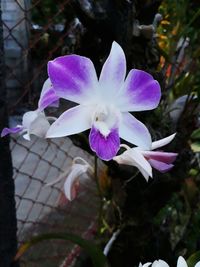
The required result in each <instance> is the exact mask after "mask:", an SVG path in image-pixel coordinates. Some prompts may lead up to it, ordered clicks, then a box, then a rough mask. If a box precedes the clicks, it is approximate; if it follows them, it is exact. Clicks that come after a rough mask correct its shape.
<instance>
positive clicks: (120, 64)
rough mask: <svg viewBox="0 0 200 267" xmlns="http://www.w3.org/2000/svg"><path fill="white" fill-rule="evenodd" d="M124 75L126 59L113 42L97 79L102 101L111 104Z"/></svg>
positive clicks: (119, 47) (117, 45)
mask: <svg viewBox="0 0 200 267" xmlns="http://www.w3.org/2000/svg"><path fill="white" fill-rule="evenodd" d="M125 75H126V58H125V54H124V51H123V49H122V48H121V46H120V45H119V44H118V43H116V42H113V44H112V48H111V51H110V54H109V56H108V58H107V60H106V62H105V63H104V65H103V68H102V71H101V74H100V78H99V84H100V88H99V89H100V93H101V95H102V97H103V99H104V101H107V102H113V100H114V99H113V98H114V97H115V96H116V95H117V93H118V92H119V90H120V88H121V86H122V85H123V83H124V79H125Z"/></svg>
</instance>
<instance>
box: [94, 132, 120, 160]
mask: <svg viewBox="0 0 200 267" xmlns="http://www.w3.org/2000/svg"><path fill="white" fill-rule="evenodd" d="M89 142H90V147H91V149H92V150H93V151H95V152H96V154H97V156H98V157H99V158H101V159H102V160H106V161H108V160H111V159H112V158H113V157H114V156H115V155H116V154H117V152H118V150H119V147H120V138H119V134H118V129H112V130H111V132H110V133H109V135H108V136H107V137H104V136H103V135H102V134H101V133H100V132H99V130H97V129H96V128H95V127H92V129H91V131H90V135H89Z"/></svg>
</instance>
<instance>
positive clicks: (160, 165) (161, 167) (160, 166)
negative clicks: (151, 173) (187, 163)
mask: <svg viewBox="0 0 200 267" xmlns="http://www.w3.org/2000/svg"><path fill="white" fill-rule="evenodd" d="M148 162H149V163H150V164H151V166H152V167H153V168H154V169H156V170H158V171H159V172H162V173H165V172H168V171H169V170H171V169H172V168H173V167H174V165H173V164H167V163H164V162H161V161H158V160H154V159H149V160H148Z"/></svg>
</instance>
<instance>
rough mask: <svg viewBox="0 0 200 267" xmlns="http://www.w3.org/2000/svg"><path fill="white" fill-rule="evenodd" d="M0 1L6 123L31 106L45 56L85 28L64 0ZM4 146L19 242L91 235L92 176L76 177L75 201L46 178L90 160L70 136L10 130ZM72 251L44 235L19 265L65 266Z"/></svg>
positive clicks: (69, 46) (60, 50)
mask: <svg viewBox="0 0 200 267" xmlns="http://www.w3.org/2000/svg"><path fill="white" fill-rule="evenodd" d="M1 5H2V6H1V7H2V20H3V35H4V52H5V64H6V77H5V81H6V90H7V96H8V110H9V115H10V117H9V124H10V126H13V125H16V124H20V123H18V122H19V121H20V120H21V118H22V115H23V113H24V112H25V111H27V110H34V109H36V108H37V101H38V98H39V94H40V91H41V87H42V84H43V83H44V81H45V79H46V78H47V70H46V66H47V62H48V61H49V60H50V59H52V58H54V57H56V56H58V55H61V54H66V53H72V52H73V50H74V47H75V46H77V45H78V40H79V38H78V36H80V35H81V34H82V31H83V30H84V29H83V28H82V27H81V25H80V23H79V21H78V20H77V18H74V19H72V20H69V21H68V16H67V14H68V13H67V12H68V9H69V8H70V1H69V0H62V1H61V0H60V1H56V3H55V1H51V0H45V1H44V0H33V1H30V0H2V3H1ZM75 40H76V41H75ZM10 148H11V152H12V161H13V168H14V180H15V199H16V209H17V222H18V233H17V235H18V240H19V244H21V243H22V242H24V241H26V240H27V239H28V238H30V237H31V236H34V235H36V234H38V233H46V232H52V231H54V232H56V231H67V232H73V233H77V234H79V235H85V236H86V237H91V236H92V234H93V230H94V228H95V219H96V215H97V211H98V204H99V199H98V196H97V193H96V187H95V184H94V183H93V182H91V180H88V182H87V183H84V184H81V187H80V192H79V195H78V197H77V198H76V199H75V200H74V201H73V202H69V201H67V200H66V198H65V196H64V194H63V183H64V180H62V181H60V182H59V183H57V184H55V185H52V186H49V187H47V186H45V184H46V183H49V182H52V181H53V180H55V179H56V178H57V177H58V176H59V175H60V174H61V173H62V172H64V171H66V169H68V168H70V166H71V163H72V160H73V158H74V157H75V156H77V155H78V156H82V157H83V158H85V159H86V160H87V161H88V162H89V163H90V164H91V165H92V164H93V159H92V157H91V156H90V155H89V154H87V153H86V152H84V151H82V150H81V149H80V148H78V147H75V146H74V145H73V144H72V142H71V141H70V140H69V139H68V138H62V139H54V140H51V141H48V140H41V139H38V138H33V139H32V140H31V142H28V141H25V140H23V138H22V137H16V136H12V137H11V142H10ZM91 199H92V200H93V201H91ZM78 253H79V249H78V248H77V247H73V245H69V244H66V243H65V242H60V241H53V242H48V243H46V244H45V245H41V246H40V245H39V247H37V248H33V249H32V250H30V252H29V253H27V254H26V255H25V256H24V258H23V259H22V262H21V266H29V267H31V266H48V267H51V266H52V267H53V266H59V265H60V264H62V266H69V265H70V264H71V263H72V261H73V258H74V257H75V256H77V254H78ZM67 255H68V256H67Z"/></svg>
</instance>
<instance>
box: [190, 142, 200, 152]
mask: <svg viewBox="0 0 200 267" xmlns="http://www.w3.org/2000/svg"><path fill="white" fill-rule="evenodd" d="M190 146H191V149H192V151H193V152H196V153H198V152H200V142H194V143H192V144H191V145H190Z"/></svg>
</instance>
